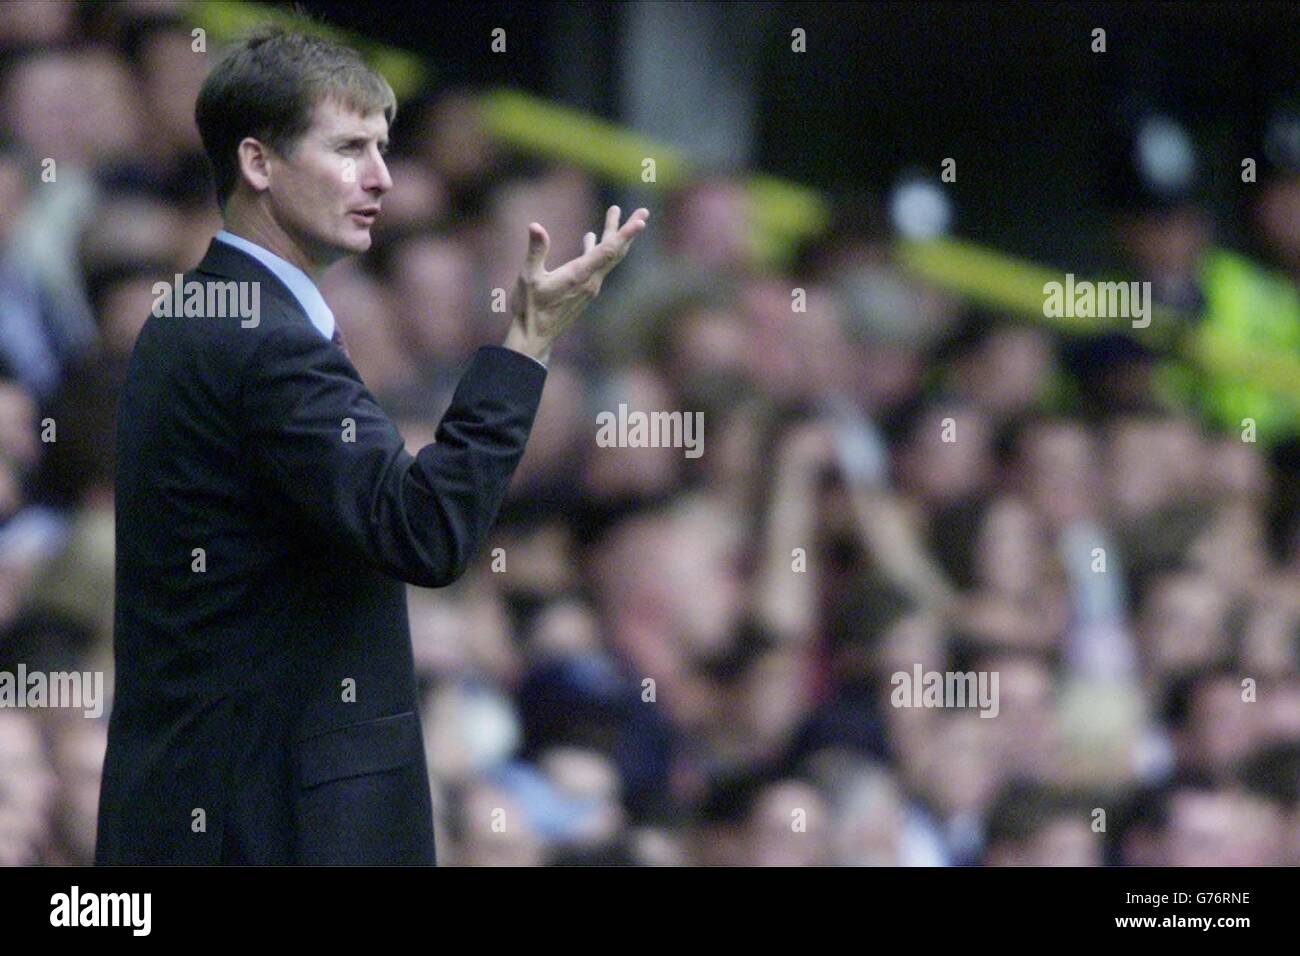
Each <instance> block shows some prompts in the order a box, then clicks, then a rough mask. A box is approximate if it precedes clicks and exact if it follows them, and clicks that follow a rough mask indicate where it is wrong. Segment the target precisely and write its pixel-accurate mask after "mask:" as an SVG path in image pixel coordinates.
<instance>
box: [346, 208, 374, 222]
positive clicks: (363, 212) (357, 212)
mask: <svg viewBox="0 0 1300 956" xmlns="http://www.w3.org/2000/svg"><path fill="white" fill-rule="evenodd" d="M348 215H349V216H351V217H352V218H353V219H355V220H356V221H357V222H360V223H363V224H364V225H367V226H369V225H372V224H373V223H374V221H375V217H376V216H378V215H379V207H378V206H363V207H362V208H361V209H353V210H352V211H351V212H350V213H348Z"/></svg>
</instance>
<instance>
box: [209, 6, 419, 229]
mask: <svg viewBox="0 0 1300 956" xmlns="http://www.w3.org/2000/svg"><path fill="white" fill-rule="evenodd" d="M326 99H334V100H337V101H338V102H339V103H340V104H341V105H342V106H345V107H347V108H348V109H352V110H356V111H357V112H358V113H361V114H363V115H369V114H370V113H376V112H383V114H384V116H385V117H386V118H387V120H388V122H389V124H390V125H391V124H392V122H393V117H395V116H396V115H397V98H396V96H394V94H393V88H392V87H391V86H389V85H388V81H387V80H385V79H384V78H383V77H382V76H381V75H380V74H379V73H377V72H376V71H375V70H373V69H371V68H370V67H369V66H367V65H366V63H365V61H364V60H362V59H361V55H360V54H359V53H357V51H356V50H353V49H351V48H350V47H346V46H343V45H342V44H340V43H335V42H333V41H332V40H326V39H323V38H321V37H316V36H310V35H308V34H305V33H297V32H290V31H287V30H283V29H281V28H279V27H270V28H262V29H260V30H258V31H257V32H256V33H254V34H252V35H250V36H248V37H247V38H245V39H244V40H242V41H241V42H239V43H237V44H235V45H234V46H233V47H231V48H230V49H229V50H228V51H227V52H226V53H225V55H223V56H222V58H221V61H220V62H219V63H218V64H217V65H216V66H215V67H213V69H212V72H211V73H209V74H208V77H207V79H206V80H204V81H203V88H202V89H201V90H200V91H199V98H198V102H197V103H196V105H195V108H194V122H195V123H196V124H197V125H198V128H199V135H200V136H201V137H202V138H203V148H204V150H205V151H206V152H207V154H208V162H209V163H211V164H212V177H213V180H214V181H215V183H216V187H217V202H218V204H219V205H220V206H221V207H222V208H223V209H224V208H225V205H226V200H227V199H229V198H230V194H231V193H233V192H234V190H235V184H236V183H237V182H238V181H239V144H240V142H242V141H243V140H244V138H245V137H248V136H252V137H255V138H257V139H259V140H261V141H262V142H264V143H266V144H267V145H268V146H270V147H271V148H272V149H274V150H275V151H276V152H278V153H281V154H284V155H287V154H288V153H289V152H291V151H292V149H293V147H294V145H295V144H296V143H297V140H298V138H299V137H300V136H302V134H303V133H305V132H306V131H307V129H308V127H310V125H311V115H312V110H314V109H315V108H316V106H317V105H318V104H319V103H321V102H322V101H323V100H326Z"/></svg>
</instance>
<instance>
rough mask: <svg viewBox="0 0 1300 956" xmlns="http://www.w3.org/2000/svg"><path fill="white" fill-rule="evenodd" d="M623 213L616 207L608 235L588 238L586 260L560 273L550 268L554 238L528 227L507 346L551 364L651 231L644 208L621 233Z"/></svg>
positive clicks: (539, 228) (574, 261)
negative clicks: (563, 338) (556, 348)
mask: <svg viewBox="0 0 1300 956" xmlns="http://www.w3.org/2000/svg"><path fill="white" fill-rule="evenodd" d="M619 216H620V211H619V208H618V207H617V206H610V207H609V211H608V212H606V213H605V233H604V235H602V236H601V237H600V242H597V241H596V234H595V233H594V232H589V233H587V234H586V235H585V236H584V237H583V241H582V245H583V252H582V255H580V256H578V257H577V258H576V259H571V260H570V261H568V262H566V263H565V264H564V265H562V266H560V267H559V268H557V269H553V270H548V269H547V268H546V253H547V251H548V250H549V249H550V245H551V239H550V236H548V235H547V234H546V230H545V229H543V228H542V226H541V225H540V224H538V223H535V222H534V223H530V224H529V226H528V254H527V256H526V257H525V258H524V267H523V270H522V271H521V272H520V274H519V281H518V282H517V283H516V284H515V296H514V304H513V308H512V310H511V311H512V314H513V316H514V319H513V321H512V322H511V325H510V332H509V334H507V336H506V341H505V343H504V344H505V346H506V347H507V348H512V349H515V350H516V351H519V352H523V353H525V354H527V355H532V356H533V357H534V358H537V359H540V360H541V361H543V362H545V361H548V360H549V358H550V354H551V346H552V344H553V343H554V342H555V340H556V339H557V338H558V337H559V336H560V335H561V334H562V333H563V332H564V330H565V329H567V328H568V327H569V326H570V325H571V324H572V323H573V320H574V319H576V318H577V317H578V316H579V315H581V314H582V313H583V311H584V310H585V309H586V308H587V306H588V305H589V304H590V302H591V300H592V299H594V298H595V297H596V295H597V293H599V292H600V286H601V283H602V282H604V281H605V276H607V275H609V273H610V271H611V270H612V269H613V268H614V267H615V266H616V265H618V264H619V262H621V261H622V260H623V257H624V256H626V255H627V253H628V250H629V249H630V248H631V247H632V240H633V239H634V238H635V237H636V235H637V233H639V232H640V231H641V230H642V229H644V228H645V224H646V220H647V219H648V218H649V217H650V211H649V210H648V209H638V210H637V211H636V212H634V213H632V215H631V216H629V217H628V220H627V222H625V223H624V224H623V226H622V227H621V228H620V227H619V224H618V220H619Z"/></svg>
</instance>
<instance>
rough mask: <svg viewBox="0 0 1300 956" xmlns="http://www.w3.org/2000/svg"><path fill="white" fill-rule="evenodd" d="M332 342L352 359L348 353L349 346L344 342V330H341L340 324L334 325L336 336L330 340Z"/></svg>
mask: <svg viewBox="0 0 1300 956" xmlns="http://www.w3.org/2000/svg"><path fill="white" fill-rule="evenodd" d="M330 341H331V342H333V343H334V344H335V345H337V346H338V347H339V348H340V349H342V350H343V354H344V355H346V356H347V357H348V359H351V358H352V356H351V355H350V354H349V353H348V344H347V343H346V342H345V341H343V330H342V329H341V328H339V324H338V322H335V323H334V336H333V338H331V339H330Z"/></svg>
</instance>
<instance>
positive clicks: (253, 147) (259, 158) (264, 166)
mask: <svg viewBox="0 0 1300 956" xmlns="http://www.w3.org/2000/svg"><path fill="white" fill-rule="evenodd" d="M270 152H271V151H270V150H269V149H268V148H267V147H266V144H264V143H263V142H262V141H261V140H257V139H254V138H253V137H251V136H245V137H244V139H243V140H241V141H240V143H239V153H238V155H239V175H240V177H241V178H242V179H243V180H244V182H246V183H248V185H249V186H251V187H252V188H253V190H254V192H259V193H260V192H262V191H263V190H265V189H267V188H268V187H269V186H270V185H271V155H270Z"/></svg>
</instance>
